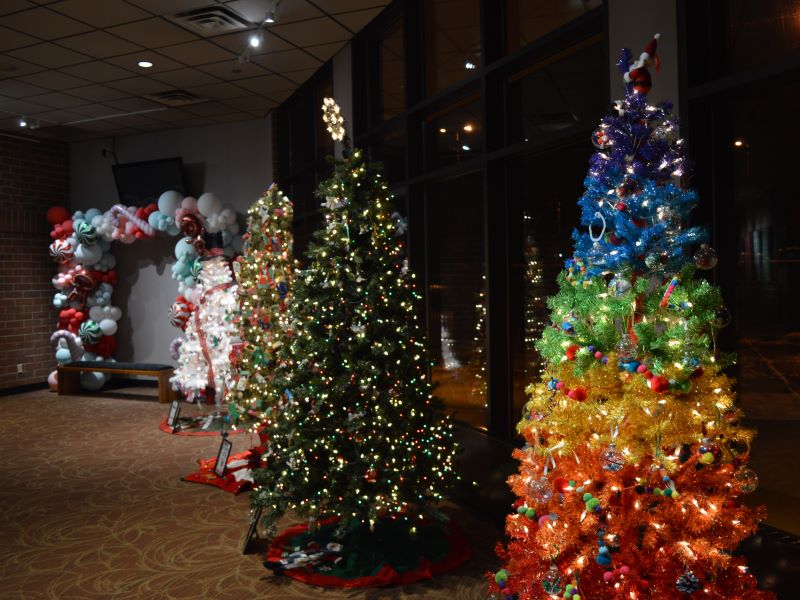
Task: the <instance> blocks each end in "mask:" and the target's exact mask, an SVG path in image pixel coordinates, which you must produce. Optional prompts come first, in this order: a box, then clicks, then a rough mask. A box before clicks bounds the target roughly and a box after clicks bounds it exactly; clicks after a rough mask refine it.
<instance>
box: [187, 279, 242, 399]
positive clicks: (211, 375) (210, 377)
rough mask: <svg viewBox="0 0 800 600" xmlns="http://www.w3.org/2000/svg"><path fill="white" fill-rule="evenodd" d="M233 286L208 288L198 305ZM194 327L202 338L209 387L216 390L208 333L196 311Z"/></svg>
mask: <svg viewBox="0 0 800 600" xmlns="http://www.w3.org/2000/svg"><path fill="white" fill-rule="evenodd" d="M232 286H233V281H229V282H228V283H219V284H217V285H215V286H212V287H210V288H208V289H207V290H206V291H205V292H203V295H202V296H201V297H200V302H199V303H198V304H205V303H206V299H207V297H208V295H209V294H212V293H214V292H219V291H221V290H225V289H227V288H229V287H232ZM194 325H195V328H196V329H197V337H198V338H200V348H201V349H202V350H203V358H205V360H206V364H207V365H208V374H207V377H206V381H207V384H208V387H210V388H211V389H216V388H215V386H214V366H213V365H212V364H211V353H210V352H209V351H208V342H207V341H206V333H205V331H203V328H202V327H201V326H200V311H199V310H196V311H194Z"/></svg>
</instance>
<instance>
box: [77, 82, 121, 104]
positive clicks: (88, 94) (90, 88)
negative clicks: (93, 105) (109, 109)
mask: <svg viewBox="0 0 800 600" xmlns="http://www.w3.org/2000/svg"><path fill="white" fill-rule="evenodd" d="M69 93H70V95H71V96H78V97H79V98H85V99H86V100H92V101H94V102H105V101H106V100H117V99H119V98H124V97H125V96H127V95H128V94H127V92H123V91H120V90H115V89H113V88H110V87H106V86H104V85H85V86H82V87H76V88H72V89H70V91H69Z"/></svg>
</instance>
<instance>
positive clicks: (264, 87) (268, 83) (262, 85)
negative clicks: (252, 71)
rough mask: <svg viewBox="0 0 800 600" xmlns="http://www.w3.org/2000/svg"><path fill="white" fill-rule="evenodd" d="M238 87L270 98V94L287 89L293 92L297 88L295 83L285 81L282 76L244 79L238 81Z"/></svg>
mask: <svg viewBox="0 0 800 600" xmlns="http://www.w3.org/2000/svg"><path fill="white" fill-rule="evenodd" d="M237 85H239V86H241V87H243V88H246V89H248V90H251V91H253V92H256V93H257V94H263V95H265V96H267V97H269V98H271V97H272V96H271V95H270V92H276V91H280V90H285V89H290V90H293V89H294V88H295V85H294V83H292V82H291V81H289V80H288V79H284V78H283V77H281V76H280V75H262V76H261V77H253V78H252V79H243V80H241V81H238V82H237Z"/></svg>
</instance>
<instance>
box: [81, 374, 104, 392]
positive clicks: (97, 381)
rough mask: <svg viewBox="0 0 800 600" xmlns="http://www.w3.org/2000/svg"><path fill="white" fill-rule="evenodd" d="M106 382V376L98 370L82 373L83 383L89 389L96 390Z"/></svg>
mask: <svg viewBox="0 0 800 600" xmlns="http://www.w3.org/2000/svg"><path fill="white" fill-rule="evenodd" d="M105 382H106V378H105V375H103V373H98V372H97V371H91V372H89V373H81V385H82V386H83V387H84V388H86V389H87V390H89V391H92V392H96V391H97V390H99V389H100V388H101V387H103V384H105Z"/></svg>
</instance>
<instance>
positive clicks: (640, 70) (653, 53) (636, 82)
mask: <svg viewBox="0 0 800 600" xmlns="http://www.w3.org/2000/svg"><path fill="white" fill-rule="evenodd" d="M660 37H661V34H660V33H657V34H655V35H654V36H653V39H651V40H650V41H649V42H648V43H647V46H645V48H644V51H643V52H642V53H641V54H640V55H639V58H638V59H637V60H635V61H633V62H630V60H629V59H628V60H624V63H623V64H622V65H621V70H622V72H623V75H622V78H623V79H624V80H625V83H628V84H631V85H632V86H633V89H634V90H635V91H637V92H639V93H640V94H646V93H648V92H649V91H650V88H652V87H653V80H652V78H651V77H650V71H649V70H648V68H649V67H650V66H655V68H656V73H658V72H660V70H661V61H660V59H659V58H658V53H657V48H658V40H659V38H660Z"/></svg>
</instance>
